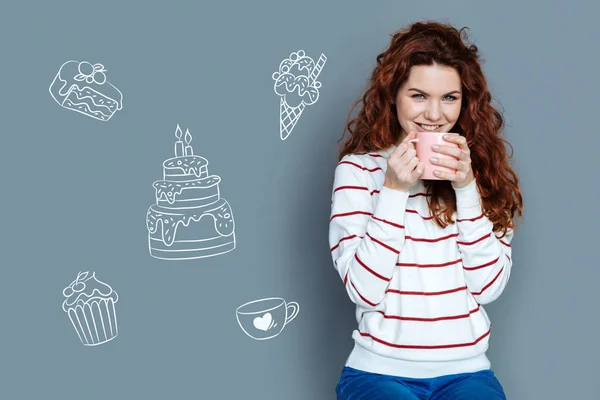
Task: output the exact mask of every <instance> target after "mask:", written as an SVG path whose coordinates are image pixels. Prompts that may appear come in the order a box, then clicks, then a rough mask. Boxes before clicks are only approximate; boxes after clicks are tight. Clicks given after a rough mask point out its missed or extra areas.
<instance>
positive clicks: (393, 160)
mask: <svg viewBox="0 0 600 400" xmlns="http://www.w3.org/2000/svg"><path fill="white" fill-rule="evenodd" d="M416 136H417V134H416V132H413V131H410V132H409V133H408V135H406V137H405V138H404V140H402V143H400V145H399V146H398V147H396V148H395V149H394V151H392V153H391V154H390V155H389V157H388V160H387V170H386V171H385V180H384V181H383V186H386V187H388V188H391V189H395V190H401V191H403V192H408V188H410V187H411V186H412V185H413V184H414V183H415V182H416V180H417V179H419V177H420V176H421V175H422V174H423V171H424V170H425V163H423V162H420V161H419V159H418V158H417V151H416V150H415V146H414V145H413V144H412V143H410V142H409V140H411V139H415V138H416Z"/></svg>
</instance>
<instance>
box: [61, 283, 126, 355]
mask: <svg viewBox="0 0 600 400" xmlns="http://www.w3.org/2000/svg"><path fill="white" fill-rule="evenodd" d="M63 296H65V297H66V299H65V301H64V302H63V304H62V309H63V311H64V312H66V313H67V315H68V316H69V319H70V320H71V323H72V324H73V328H75V331H76V332H77V336H79V340H81V343H82V344H84V345H86V346H96V345H99V344H102V343H106V342H108V341H110V340H112V339H114V338H115V337H117V334H118V326H117V312H116V310H115V303H116V302H117V301H118V300H119V296H118V295H117V293H116V292H115V291H114V290H113V289H112V288H111V287H110V286H109V285H107V284H106V283H104V282H101V281H99V280H98V279H97V278H96V273H95V272H92V273H89V272H80V273H79V274H77V278H76V279H75V280H74V281H73V282H71V284H69V286H67V287H66V288H65V289H64V290H63Z"/></svg>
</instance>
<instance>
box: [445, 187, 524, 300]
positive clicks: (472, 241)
mask: <svg viewBox="0 0 600 400" xmlns="http://www.w3.org/2000/svg"><path fill="white" fill-rule="evenodd" d="M455 193H456V209H457V210H456V211H457V221H456V223H457V225H458V238H457V243H458V249H459V251H460V253H461V256H462V261H463V271H464V274H465V280H466V284H467V288H468V289H469V291H470V292H471V294H472V295H473V296H474V298H475V300H476V301H477V302H478V303H479V304H488V303H491V302H492V301H494V300H496V299H497V298H498V297H499V296H500V294H501V293H502V291H503V290H504V288H505V287H506V284H507V283H508V278H509V276H510V270H511V267H512V258H511V257H512V253H511V246H510V242H511V240H512V237H513V230H512V229H508V231H507V233H506V236H504V237H503V238H502V239H498V237H497V236H500V233H498V234H496V233H494V232H493V223H492V222H491V221H490V220H489V219H488V218H487V217H486V216H485V215H484V214H483V210H482V206H481V196H480V194H479V191H478V190H477V184H476V182H475V181H473V182H471V183H470V184H469V185H467V186H465V187H464V188H458V189H455Z"/></svg>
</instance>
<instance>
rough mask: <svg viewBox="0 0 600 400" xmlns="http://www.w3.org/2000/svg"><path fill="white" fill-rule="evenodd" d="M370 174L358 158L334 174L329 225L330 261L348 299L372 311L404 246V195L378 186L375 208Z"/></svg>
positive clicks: (348, 160)
mask: <svg viewBox="0 0 600 400" xmlns="http://www.w3.org/2000/svg"><path fill="white" fill-rule="evenodd" d="M378 169H379V168H376V169H374V170H369V169H367V168H366V167H364V166H363V165H362V163H361V162H360V159H359V158H358V157H357V156H355V155H354V156H351V155H349V156H345V157H344V158H343V159H342V160H341V161H340V163H339V164H338V166H337V167H336V169H335V177H334V185H333V192H332V198H331V218H330V222H329V245H330V250H331V256H332V258H333V262H334V265H335V268H336V270H337V271H338V273H339V275H340V278H342V280H343V282H344V285H345V287H346V291H347V292H348V296H349V297H350V300H352V302H354V303H355V304H357V305H358V306H360V307H363V308H366V309H373V308H374V307H376V306H377V305H378V304H379V303H380V302H381V301H382V300H383V299H384V297H385V294H386V290H387V288H388V286H389V283H390V280H391V277H392V273H393V271H394V268H395V266H396V262H397V260H398V255H399V254H400V249H401V248H402V245H403V244H404V225H403V224H404V215H405V209H406V202H407V200H408V192H402V191H398V190H394V189H390V188H387V187H385V186H383V187H381V189H380V191H379V195H378V199H377V203H376V205H373V199H372V196H373V195H374V192H377V191H376V190H374V189H372V190H373V192H371V190H370V189H369V185H368V182H373V179H372V178H371V177H370V176H369V175H370V174H372V173H374V171H376V170H378Z"/></svg>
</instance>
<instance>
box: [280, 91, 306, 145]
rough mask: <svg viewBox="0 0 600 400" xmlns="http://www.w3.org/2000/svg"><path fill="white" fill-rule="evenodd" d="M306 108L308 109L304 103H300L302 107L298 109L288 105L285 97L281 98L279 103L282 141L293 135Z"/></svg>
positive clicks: (299, 106)
mask: <svg viewBox="0 0 600 400" xmlns="http://www.w3.org/2000/svg"><path fill="white" fill-rule="evenodd" d="M304 108H306V104H304V102H302V103H300V105H298V106H296V107H292V106H290V105H288V104H287V103H286V101H285V99H284V97H281V99H280V101H279V113H280V118H279V135H280V137H281V140H285V139H286V138H287V137H288V136H289V134H290V133H292V130H293V129H294V127H295V126H296V124H297V123H298V120H299V119H300V116H301V115H302V112H303V111H304Z"/></svg>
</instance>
